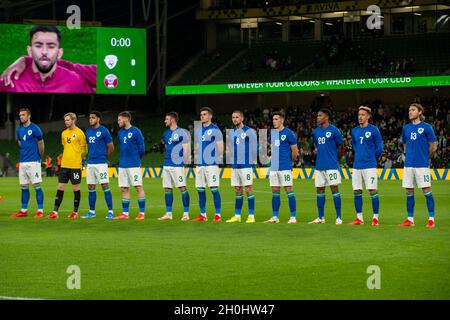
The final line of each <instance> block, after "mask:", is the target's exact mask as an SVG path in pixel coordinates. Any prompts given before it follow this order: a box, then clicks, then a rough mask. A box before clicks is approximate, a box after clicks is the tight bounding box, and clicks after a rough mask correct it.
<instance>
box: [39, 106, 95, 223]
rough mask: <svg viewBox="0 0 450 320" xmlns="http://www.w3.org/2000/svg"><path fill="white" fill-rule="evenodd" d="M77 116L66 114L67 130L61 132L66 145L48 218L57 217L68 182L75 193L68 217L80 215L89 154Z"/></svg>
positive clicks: (62, 140) (72, 217) (64, 145)
mask: <svg viewBox="0 0 450 320" xmlns="http://www.w3.org/2000/svg"><path fill="white" fill-rule="evenodd" d="M76 121H77V116H76V114H75V113H72V112H69V113H66V114H65V115H64V124H65V125H66V128H67V129H66V130H64V131H63V132H62V134H61V142H62V145H63V147H64V151H63V156H62V161H61V170H60V171H59V175H58V190H57V191H56V198H55V207H54V209H53V212H52V213H51V214H49V215H48V216H47V218H48V219H57V218H58V210H59V206H60V205H61V202H62V200H63V196H64V189H65V188H66V185H67V183H68V182H69V180H70V182H71V183H72V189H73V193H74V202H73V207H74V208H73V212H72V213H71V214H70V215H69V216H68V217H67V218H69V219H75V218H77V217H78V207H79V206H80V199H81V192H80V183H81V168H82V161H83V159H84V158H85V157H86V155H87V144H86V136H85V135H84V132H83V131H82V130H81V129H80V128H78V127H77V126H76Z"/></svg>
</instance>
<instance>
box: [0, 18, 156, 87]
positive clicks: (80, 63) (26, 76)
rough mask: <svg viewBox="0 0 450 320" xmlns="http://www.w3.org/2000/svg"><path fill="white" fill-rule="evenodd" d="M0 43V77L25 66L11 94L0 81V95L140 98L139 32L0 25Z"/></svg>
mask: <svg viewBox="0 0 450 320" xmlns="http://www.w3.org/2000/svg"><path fill="white" fill-rule="evenodd" d="M33 28H37V30H38V32H36V33H34V35H33V36H32V37H31V35H30V31H31V30H32V29H33ZM52 28H53V29H52ZM54 28H57V30H58V31H59V33H60V41H59V42H58V41H55V40H52V38H51V36H52V35H53V36H54V38H53V39H57V34H56V33H52V30H54ZM39 30H43V31H39ZM0 41H1V42H2V46H3V48H2V50H1V52H0V58H1V59H0V73H2V72H3V71H5V70H8V68H12V67H13V66H14V62H15V61H17V60H18V58H20V57H23V58H24V59H23V60H24V61H25V63H24V64H23V67H24V70H23V72H22V73H21V74H20V75H19V79H18V80H14V79H13V82H14V88H13V87H11V86H10V85H6V84H5V83H4V82H2V81H0V92H11V93H75V94H94V93H98V94H146V89H147V77H146V71H147V61H146V59H147V57H146V30H145V29H136V28H104V27H81V28H80V29H68V28H67V27H65V26H46V25H12V24H0ZM52 42H56V45H55V44H54V43H52ZM46 68H47V69H50V68H52V69H51V70H50V71H48V70H45V69H46ZM39 74H40V75H41V78H42V76H43V75H47V74H51V76H48V77H47V78H45V79H44V80H42V79H39V76H38V75H39Z"/></svg>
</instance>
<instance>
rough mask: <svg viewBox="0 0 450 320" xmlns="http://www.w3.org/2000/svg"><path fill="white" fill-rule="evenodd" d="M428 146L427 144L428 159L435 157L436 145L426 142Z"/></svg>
mask: <svg viewBox="0 0 450 320" xmlns="http://www.w3.org/2000/svg"><path fill="white" fill-rule="evenodd" d="M428 144H429V152H430V157H434V156H435V155H436V150H437V144H436V142H428Z"/></svg>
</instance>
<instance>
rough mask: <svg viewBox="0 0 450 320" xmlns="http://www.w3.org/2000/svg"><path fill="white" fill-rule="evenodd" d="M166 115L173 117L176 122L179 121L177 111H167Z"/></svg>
mask: <svg viewBox="0 0 450 320" xmlns="http://www.w3.org/2000/svg"><path fill="white" fill-rule="evenodd" d="M166 117H171V118H172V119H174V120H175V122H178V119H179V117H178V113H176V112H175V111H170V112H167V113H166Z"/></svg>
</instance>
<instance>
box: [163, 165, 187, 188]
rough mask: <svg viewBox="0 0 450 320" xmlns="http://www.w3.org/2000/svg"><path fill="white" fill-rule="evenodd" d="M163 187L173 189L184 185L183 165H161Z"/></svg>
mask: <svg viewBox="0 0 450 320" xmlns="http://www.w3.org/2000/svg"><path fill="white" fill-rule="evenodd" d="M162 175H163V188H169V189H173V188H174V187H175V188H180V187H185V186H186V174H185V173H184V167H163V172H162Z"/></svg>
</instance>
